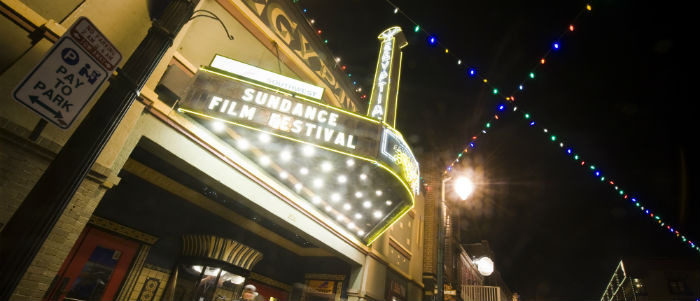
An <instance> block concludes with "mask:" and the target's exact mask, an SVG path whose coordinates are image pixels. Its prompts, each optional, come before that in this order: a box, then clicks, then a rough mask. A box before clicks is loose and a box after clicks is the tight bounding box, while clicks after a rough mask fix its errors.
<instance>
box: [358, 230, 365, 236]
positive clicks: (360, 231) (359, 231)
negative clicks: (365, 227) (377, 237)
mask: <svg viewBox="0 0 700 301" xmlns="http://www.w3.org/2000/svg"><path fill="white" fill-rule="evenodd" d="M357 235H359V236H362V235H365V231H362V230H357Z"/></svg>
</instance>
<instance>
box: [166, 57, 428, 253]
mask: <svg viewBox="0 0 700 301" xmlns="http://www.w3.org/2000/svg"><path fill="white" fill-rule="evenodd" d="M270 73H271V72H269V71H266V70H262V69H259V68H257V67H254V66H250V65H246V64H243V63H240V62H236V61H233V60H231V59H228V58H224V57H221V56H217V57H215V58H214V60H213V61H212V64H211V66H207V67H202V68H200V71H199V72H197V74H196V75H195V78H194V80H193V83H192V85H190V87H189V88H188V92H187V94H186V97H184V98H183V99H182V100H181V102H180V105H179V108H178V111H179V112H182V113H185V114H187V115H188V116H191V117H193V118H194V119H195V120H196V121H198V122H199V123H201V124H202V125H203V126H205V127H207V128H208V129H209V130H211V131H212V133H214V134H216V135H218V136H219V137H221V138H222V140H223V141H226V142H228V143H229V144H231V146H232V147H234V148H236V149H238V150H239V151H241V152H242V153H244V154H245V155H246V156H249V157H250V158H251V159H253V160H255V161H256V162H257V163H258V164H259V166H260V167H261V168H262V169H264V170H265V171H267V172H268V173H269V174H270V175H271V176H273V177H275V178H277V179H278V180H279V181H280V182H281V183H283V184H285V185H287V186H288V187H290V188H291V189H293V190H294V191H296V192H297V193H298V194H299V195H300V196H302V197H303V198H304V199H306V200H307V201H309V202H310V203H312V204H314V205H316V206H317V207H318V209H319V211H320V212H324V214H326V216H328V217H330V218H332V219H333V220H335V222H337V223H338V224H339V225H341V226H343V227H344V228H345V230H347V232H349V233H352V234H354V235H355V236H356V237H358V238H360V239H361V240H362V241H363V242H364V243H366V244H370V243H371V242H372V241H374V240H375V239H376V238H377V237H379V236H380V235H381V233H383V232H384V231H385V230H386V229H387V228H388V227H389V226H391V224H393V222H395V221H396V220H398V218H400V217H401V216H402V215H403V214H405V213H406V212H407V211H408V210H410V209H411V208H412V206H413V198H414V196H415V194H417V193H418V191H419V190H418V183H419V169H418V162H417V161H416V160H415V158H414V157H413V154H412V153H411V150H410V147H409V146H408V145H407V144H406V143H405V141H404V139H403V138H402V137H401V134H400V133H398V132H397V131H396V130H395V129H393V128H392V127H390V126H389V125H388V124H386V123H383V122H381V121H379V120H376V119H373V118H371V117H368V116H363V115H359V114H356V113H353V112H348V111H345V110H342V109H339V108H336V107H333V106H329V105H326V104H323V103H321V102H319V101H316V100H314V99H311V97H312V95H320V94H322V93H319V92H318V90H317V89H316V88H317V87H315V86H313V85H309V84H307V83H303V82H300V81H298V80H295V79H292V78H288V77H285V76H282V75H279V74H274V73H272V74H270ZM319 89H320V88H319ZM212 122H216V123H218V125H216V124H215V123H212ZM225 125H230V126H225ZM222 126H223V130H222Z"/></svg>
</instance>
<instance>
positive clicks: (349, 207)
mask: <svg viewBox="0 0 700 301" xmlns="http://www.w3.org/2000/svg"><path fill="white" fill-rule="evenodd" d="M343 209H345V210H350V209H352V206H351V205H350V204H349V203H345V204H344V205H343Z"/></svg>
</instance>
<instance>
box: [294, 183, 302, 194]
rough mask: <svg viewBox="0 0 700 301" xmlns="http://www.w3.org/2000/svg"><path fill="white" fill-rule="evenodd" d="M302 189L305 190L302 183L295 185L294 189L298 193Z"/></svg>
mask: <svg viewBox="0 0 700 301" xmlns="http://www.w3.org/2000/svg"><path fill="white" fill-rule="evenodd" d="M302 188H304V186H302V185H301V183H296V184H294V189H296V191H297V192H299V191H301V189H302Z"/></svg>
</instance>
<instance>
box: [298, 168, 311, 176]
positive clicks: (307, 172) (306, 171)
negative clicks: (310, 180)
mask: <svg viewBox="0 0 700 301" xmlns="http://www.w3.org/2000/svg"><path fill="white" fill-rule="evenodd" d="M299 172H300V173H301V174H302V175H308V174H309V169H308V168H306V167H302V168H301V169H300V170H299Z"/></svg>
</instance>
